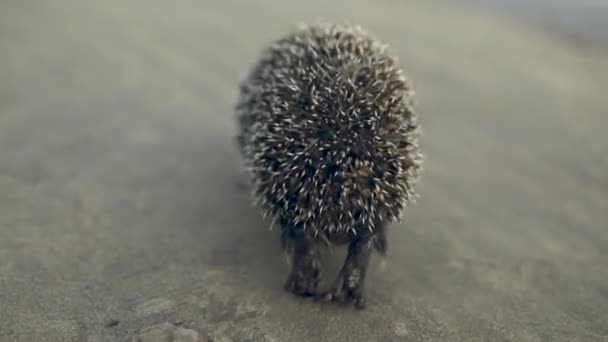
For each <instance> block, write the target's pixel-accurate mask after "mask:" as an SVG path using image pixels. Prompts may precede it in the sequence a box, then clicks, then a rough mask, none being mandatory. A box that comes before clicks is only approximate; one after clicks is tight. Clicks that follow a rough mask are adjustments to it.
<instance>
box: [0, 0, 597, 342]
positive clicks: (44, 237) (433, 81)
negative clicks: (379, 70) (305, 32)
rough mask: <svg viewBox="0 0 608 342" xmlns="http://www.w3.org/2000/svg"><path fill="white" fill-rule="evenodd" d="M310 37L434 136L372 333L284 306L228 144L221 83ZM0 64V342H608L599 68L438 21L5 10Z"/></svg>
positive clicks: (357, 9) (375, 277)
mask: <svg viewBox="0 0 608 342" xmlns="http://www.w3.org/2000/svg"><path fill="white" fill-rule="evenodd" d="M316 18H325V19H336V20H342V19H350V20H352V21H355V22H358V23H361V24H363V25H365V26H366V27H367V28H369V29H371V30H373V31H374V32H375V33H376V34H377V35H378V36H380V37H382V38H383V40H385V41H386V42H388V43H390V44H391V45H392V46H393V48H394V50H395V52H397V53H398V54H399V56H400V57H401V61H402V63H403V65H404V67H405V69H406V70H407V73H408V74H409V75H410V76H411V79H412V80H413V82H414V84H415V86H416V89H417V93H418V103H419V107H420V110H421V122H422V124H423V125H424V130H425V136H424V139H423V147H424V149H425V153H426V155H427V161H426V171H425V173H424V174H423V178H422V184H421V188H420V191H421V194H422V198H421V200H420V202H419V204H418V205H416V206H413V207H411V208H410V209H409V210H408V212H407V216H406V220H405V222H404V223H403V224H401V225H395V226H393V227H391V233H390V234H391V237H390V252H389V255H388V257H387V260H386V263H387V266H386V268H385V269H384V270H382V269H381V268H380V267H378V265H379V263H380V260H379V259H377V258H376V259H374V268H373V271H372V274H371V275H370V279H369V281H368V294H369V308H368V309H367V310H366V311H363V312H355V311H354V310H352V309H350V308H341V307H337V306H334V305H320V304H315V303H310V302H307V301H304V300H299V299H297V298H294V297H293V296H291V295H289V294H287V293H284V292H283V291H282V284H283V281H284V277H285V276H286V271H287V266H286V264H285V263H284V258H283V256H282V255H281V253H280V249H279V245H278V240H277V236H276V235H275V234H274V233H272V232H268V231H267V228H268V224H269V223H268V222H266V221H264V220H262V219H261V218H260V216H259V214H258V211H257V209H256V208H255V207H252V206H251V205H250V202H249V195H248V193H247V189H246V188H244V187H243V185H242V182H243V181H244V177H243V174H242V173H241V172H240V171H239V168H240V166H241V159H240V157H239V155H238V152H237V150H236V148H235V146H234V144H233V134H234V128H235V125H234V123H233V121H232V106H233V104H234V100H235V95H236V83H237V82H238V80H239V79H240V78H241V77H242V76H243V74H244V73H245V72H246V71H247V68H248V67H249V66H250V65H251V63H252V62H253V61H254V60H255V58H256V57H257V55H258V53H259V51H260V49H261V48H262V47H263V46H264V44H266V43H268V42H269V41H270V40H271V39H273V38H275V37H277V36H278V35H280V34H282V33H283V32H285V30H287V29H289V28H290V27H291V26H292V25H293V24H294V23H296V22H298V21H310V20H312V19H316ZM0 51H1V54H0V80H1V82H0V341H49V342H53V341H129V340H130V339H131V337H132V336H134V335H136V334H139V333H140V332H142V331H143V330H146V329H149V328H150V327H154V326H156V325H157V324H162V323H167V324H169V325H171V324H177V325H180V326H181V327H183V328H184V329H192V330H194V331H196V332H198V333H199V334H200V336H201V340H202V339H203V338H205V339H207V338H208V339H209V340H213V341H222V342H227V341H338V342H340V341H607V340H608V266H607V265H608V172H606V170H608V136H606V127H608V117H607V116H606V113H608V100H607V98H606V89H607V85H608V84H607V83H608V81H607V80H608V58H606V55H605V54H604V53H603V52H602V51H600V50H598V49H595V48H594V49H591V48H586V47H585V46H579V45H571V43H568V42H565V41H559V40H556V39H554V38H553V37H550V36H547V35H545V34H544V33H541V32H539V31H535V30H534V29H532V28H529V27H523V26H521V25H520V24H515V23H514V22H510V21H508V20H507V19H504V18H498V17H492V16H490V15H489V14H482V13H481V12H480V13H477V12H473V11H471V10H464V9H456V8H448V7H446V6H445V5H440V4H438V3H431V2H429V1H420V2H405V1H396V0H393V1H389V0H382V1H376V2H372V1H359V0H356V1H354V0H351V1H348V2H346V1H345V2H342V3H340V2H330V3H322V2H321V1H313V2H286V1H271V0H260V1H238V2H237V1H225V2H220V1H208V2H203V1H194V0H176V1H173V2H169V1H160V0H150V1H146V2H144V1H134V0H133V1H118V0H108V1H93V0H53V1H40V0H39V1H20V0H4V1H2V3H1V4H0ZM340 253H341V252H340V251H338V253H337V255H335V257H334V258H332V260H333V261H334V262H333V266H332V267H334V268H335V266H336V264H337V262H339V257H340ZM327 276H328V277H330V276H333V275H327ZM330 279H331V278H329V279H328V280H330Z"/></svg>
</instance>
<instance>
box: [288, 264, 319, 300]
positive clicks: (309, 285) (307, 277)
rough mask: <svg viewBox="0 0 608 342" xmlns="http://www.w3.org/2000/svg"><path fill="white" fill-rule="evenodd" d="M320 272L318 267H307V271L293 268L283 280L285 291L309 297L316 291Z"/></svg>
mask: <svg viewBox="0 0 608 342" xmlns="http://www.w3.org/2000/svg"><path fill="white" fill-rule="evenodd" d="M319 279H320V272H319V269H315V268H312V269H309V271H308V272H302V271H301V270H297V269H296V270H294V271H293V272H292V273H291V274H290V275H289V278H287V281H286V282H285V291H287V292H291V293H293V294H295V295H299V296H304V297H311V296H314V294H315V293H316V292H317V286H318V285H319Z"/></svg>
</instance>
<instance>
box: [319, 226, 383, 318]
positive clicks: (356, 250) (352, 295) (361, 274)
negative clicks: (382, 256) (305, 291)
mask: <svg viewBox="0 0 608 342" xmlns="http://www.w3.org/2000/svg"><path fill="white" fill-rule="evenodd" d="M373 244H374V236H373V235H367V236H360V237H358V238H357V239H356V240H354V241H352V242H351V243H350V245H349V247H348V255H347V256H346V260H345V261H344V264H343V266H342V269H341V270H340V273H339V274H338V277H337V279H336V282H335V284H334V286H333V288H332V289H331V290H330V291H328V292H325V293H321V294H318V295H317V299H318V300H325V301H336V302H351V303H354V305H355V308H357V309H364V308H365V307H366V300H365V295H364V283H365V278H366V274H367V269H368V266H369V262H370V259H371V254H372V245H373Z"/></svg>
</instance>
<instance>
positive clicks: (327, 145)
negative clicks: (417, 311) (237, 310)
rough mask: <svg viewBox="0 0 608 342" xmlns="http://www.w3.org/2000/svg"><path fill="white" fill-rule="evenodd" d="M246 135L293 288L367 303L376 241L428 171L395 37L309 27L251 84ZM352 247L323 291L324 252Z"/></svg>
mask: <svg viewBox="0 0 608 342" xmlns="http://www.w3.org/2000/svg"><path fill="white" fill-rule="evenodd" d="M236 117H237V122H238V134H237V141H238V146H239V149H240V151H241V153H242V155H243V157H244V159H245V161H246V166H247V170H248V171H249V174H250V176H251V179H252V183H253V187H254V189H253V195H254V198H255V200H256V202H257V204H258V205H260V206H261V208H262V212H263V214H264V216H270V217H272V218H273V219H274V221H275V222H278V223H279V224H280V228H281V241H282V243H283V247H284V248H285V249H286V250H287V251H288V252H289V253H291V255H292V258H293V260H292V263H291V271H290V274H289V276H288V278H287V282H286V284H285V288H286V289H287V290H288V291H291V292H293V293H295V294H298V295H304V296H313V297H315V298H317V299H322V300H335V301H345V302H346V301H347V302H353V303H354V304H355V307H357V308H364V307H365V298H364V293H363V292H364V291H363V287H364V282H365V277H366V273H367V272H366V271H367V268H368V265H369V261H370V257H371V254H372V251H373V249H375V250H377V251H378V252H380V253H382V254H384V253H386V250H387V237H386V234H387V233H386V226H387V224H388V223H391V222H395V221H398V220H399V218H400V216H401V214H402V211H403V210H404V208H405V207H406V206H407V205H408V204H409V203H411V202H413V201H415V199H416V197H417V194H416V191H415V185H416V184H417V182H418V178H419V173H420V171H421V169H422V159H423V158H422V154H421V153H420V150H419V143H418V138H419V134H420V133H419V132H420V129H419V125H418V122H417V115H416V112H415V110H414V102H413V91H412V88H411V85H410V84H409V82H408V80H407V79H406V77H405V75H404V73H403V70H402V69H401V68H399V66H398V62H397V59H396V57H395V56H394V55H393V54H392V53H391V52H390V51H389V49H388V47H387V45H385V44H383V43H381V42H379V41H378V40H376V39H375V37H373V36H372V35H370V34H369V33H368V32H366V31H365V30H364V29H362V28H361V27H359V26H351V25H346V24H341V25H338V24H315V25H301V26H299V27H298V28H296V29H294V30H293V31H292V32H290V33H289V34H287V35H285V36H283V37H281V38H279V39H277V40H276V41H274V42H273V43H272V44H271V45H270V46H269V47H268V48H266V49H265V50H264V51H263V53H262V55H261V57H260V59H259V61H258V62H257V64H256V65H255V66H254V67H253V69H252V70H251V71H250V73H249V74H248V75H247V77H246V78H245V79H244V80H243V82H242V83H241V84H240V93H239V98H238V103H237V106H236ZM332 244H348V254H347V257H346V260H345V262H344V265H343V266H342V269H341V271H340V273H339V275H338V277H337V279H336V282H335V284H334V285H333V288H332V289H330V290H329V291H327V292H321V291H318V289H317V287H318V283H319V278H320V274H321V272H320V270H321V260H320V253H319V252H320V248H321V247H323V246H328V245H332Z"/></svg>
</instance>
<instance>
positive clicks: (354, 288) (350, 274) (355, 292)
mask: <svg viewBox="0 0 608 342" xmlns="http://www.w3.org/2000/svg"><path fill="white" fill-rule="evenodd" d="M361 274H363V272H361V270H359V269H356V268H349V269H347V270H342V271H341V272H340V274H339V275H338V279H337V281H336V284H335V285H334V287H333V289H332V290H330V291H327V292H322V293H319V294H317V295H315V299H316V300H317V301H325V302H338V303H353V304H354V306H355V308H356V309H365V307H366V301H365V296H364V295H363V279H362V278H361Z"/></svg>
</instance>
